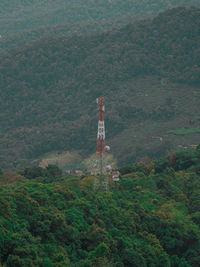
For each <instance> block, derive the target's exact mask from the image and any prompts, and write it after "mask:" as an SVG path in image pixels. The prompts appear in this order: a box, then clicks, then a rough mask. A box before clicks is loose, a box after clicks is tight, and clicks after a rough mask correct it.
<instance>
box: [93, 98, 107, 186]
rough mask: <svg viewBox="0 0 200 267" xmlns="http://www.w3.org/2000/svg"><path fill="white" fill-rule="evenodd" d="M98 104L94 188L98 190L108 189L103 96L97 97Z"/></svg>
mask: <svg viewBox="0 0 200 267" xmlns="http://www.w3.org/2000/svg"><path fill="white" fill-rule="evenodd" d="M97 104H98V114H99V115H98V132H97V151H96V163H95V165H94V169H95V179H94V189H95V190H100V191H108V173H107V170H106V135H105V125H104V111H105V107H104V98H103V97H99V98H98V99H97Z"/></svg>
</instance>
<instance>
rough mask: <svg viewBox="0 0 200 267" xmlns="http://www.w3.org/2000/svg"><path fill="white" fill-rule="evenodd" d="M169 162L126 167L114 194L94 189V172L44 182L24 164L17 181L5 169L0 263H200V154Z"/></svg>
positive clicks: (177, 155)
mask: <svg viewBox="0 0 200 267" xmlns="http://www.w3.org/2000/svg"><path fill="white" fill-rule="evenodd" d="M188 159H189V160H190V164H188ZM165 161H166V162H167V163H166V164H165V165H162V162H164V160H162V161H161V160H160V161H156V162H151V164H150V163H148V164H143V165H142V164H140V165H133V166H132V168H131V166H129V167H127V168H125V167H124V168H123V173H124V175H123V176H122V177H121V181H120V183H119V184H118V186H117V187H114V186H113V184H112V182H111V181H110V191H109V192H108V193H104V192H94V191H93V187H92V185H91V177H85V178H82V179H81V178H78V177H72V176H68V177H60V178H58V177H57V178H55V179H54V180H51V182H49V183H46V182H45V181H43V180H38V178H40V177H37V175H36V176H35V178H34V177H32V179H31V180H30V176H29V175H30V172H28V171H27V169H26V170H25V171H24V175H25V177H23V180H21V181H20V182H18V180H17V176H16V174H15V179H13V176H12V177H11V175H10V176H9V178H8V175H6V173H4V174H3V176H2V177H1V183H2V187H1V191H0V263H1V264H6V266H20V267H21V266H74V267H75V266H99V267H103V266H131V267H132V266H161V267H164V266H168V267H169V266H173V267H176V266H188V267H195V266H198V264H199V261H200V258H199V250H200V224H199V223H200V220H199V218H200V209H199V208H200V203H199V194H200V179H199V174H197V173H196V170H197V168H198V166H199V164H200V154H199V151H198V150H196V151H195V152H194V153H188V152H187V153H186V152H182V153H174V154H172V155H170V156H169V157H167V158H166V159H165ZM180 161H181V165H178V166H179V167H178V169H177V163H178V164H179V162H180ZM158 166H159V168H158ZM52 168H53V167H51V169H52ZM53 169H55V167H54V168H53ZM35 170H36V169H35ZM147 170H148V171H147ZM13 175H14V173H13ZM39 175H40V174H39ZM8 180H9V181H10V183H9V184H8V182H9V181H8Z"/></svg>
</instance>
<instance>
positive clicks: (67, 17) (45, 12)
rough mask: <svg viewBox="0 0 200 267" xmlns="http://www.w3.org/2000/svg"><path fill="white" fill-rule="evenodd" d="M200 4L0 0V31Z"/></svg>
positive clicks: (135, 0)
mask: <svg viewBox="0 0 200 267" xmlns="http://www.w3.org/2000/svg"><path fill="white" fill-rule="evenodd" d="M192 5H193V6H200V2H199V0H190V1H187V0H142V1H141V0H126V1H122V0H98V1H93V0H84V1H82V0H76V1H71V0H48V1H46V0H33V1H23V0H12V2H10V1H7V0H1V2H0V34H1V35H2V36H4V35H5V36H7V35H11V34H16V33H17V32H21V31H24V30H32V29H36V28H38V27H43V26H55V25H59V24H64V23H70V24H71V23H77V22H81V23H85V22H91V23H92V22H94V21H96V22H100V21H103V20H110V19H112V20H113V19H118V18H123V17H126V18H127V17H130V18H133V17H134V16H138V15H149V14H155V13H158V12H160V11H161V10H164V9H167V8H172V7H175V6H192Z"/></svg>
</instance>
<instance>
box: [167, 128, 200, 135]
mask: <svg viewBox="0 0 200 267" xmlns="http://www.w3.org/2000/svg"><path fill="white" fill-rule="evenodd" d="M168 133H170V134H178V135H184V134H194V133H200V127H199V128H192V129H177V130H170V131H168Z"/></svg>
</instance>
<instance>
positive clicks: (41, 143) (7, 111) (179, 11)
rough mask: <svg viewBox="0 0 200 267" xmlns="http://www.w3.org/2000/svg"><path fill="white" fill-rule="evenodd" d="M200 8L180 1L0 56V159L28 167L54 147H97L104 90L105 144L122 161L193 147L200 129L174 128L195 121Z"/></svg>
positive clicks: (5, 163)
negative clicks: (132, 19)
mask: <svg viewBox="0 0 200 267" xmlns="http://www.w3.org/2000/svg"><path fill="white" fill-rule="evenodd" d="M199 14H200V9H197V8H190V9H186V8H176V9H172V10H169V11H166V12H164V13H161V14H160V15H158V16H157V17H156V18H155V19H153V20H145V21H142V22H139V23H135V24H130V25H128V26H126V27H124V28H122V29H121V30H115V31H111V32H108V33H104V34H101V35H94V36H82V37H73V38H70V39H69V38H64V37H60V38H51V39H44V40H41V41H39V42H36V43H34V44H32V45H29V46H25V47H22V48H20V49H14V50H11V51H10V52H9V53H7V54H5V55H2V56H1V58H0V61H1V65H0V75H1V79H0V88H1V103H0V109H1V118H0V119H1V136H0V138H1V151H2V163H1V165H2V166H3V167H8V166H9V167H12V166H11V165H9V164H10V163H9V161H10V162H11V161H15V163H14V164H15V165H16V166H23V165H24V164H27V163H28V162H30V160H33V159H37V158H38V157H39V156H40V155H42V154H43V153H46V152H50V151H53V150H64V151H68V150H82V151H83V153H84V155H87V154H89V153H91V152H94V148H95V136H96V121H95V120H96V115H97V114H96V106H95V101H94V100H95V98H96V97H98V96H99V94H100V93H103V95H104V96H105V101H106V127H107V133H108V135H107V139H108V142H111V144H113V146H112V149H113V152H114V153H115V156H116V157H118V158H121V159H123V161H124V162H126V161H127V160H129V159H130V160H131V159H133V158H134V159H138V158H140V157H142V156H144V155H148V156H151V157H157V156H159V155H161V154H164V153H168V152H169V151H171V150H174V149H178V148H179V145H180V144H182V145H185V146H186V145H191V144H195V142H196V140H198V138H199V135H198V133H194V134H192V135H190V136H187V137H186V136H184V135H183V136H182V137H181V138H182V141H181V142H180V140H181V138H180V137H176V136H174V135H173V134H171V133H168V132H169V130H175V129H176V128H184V127H189V128H192V127H198V119H199V116H200V114H199V108H198V106H199V98H198V94H199V92H198V90H197V87H196V86H197V85H199V82H200V81H199V77H200V76H199V72H200V66H199V62H200V58H199V57H200V53H199V45H198V44H199V41H200V35H199V26H200V15H199ZM175 25H176V27H175ZM131 146H133V147H134V149H132V150H131V149H130V147H131ZM129 149H130V151H134V155H133V154H132V152H131V154H130V155H129ZM150 151H154V154H152V152H150ZM85 153H86V154H85Z"/></svg>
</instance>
